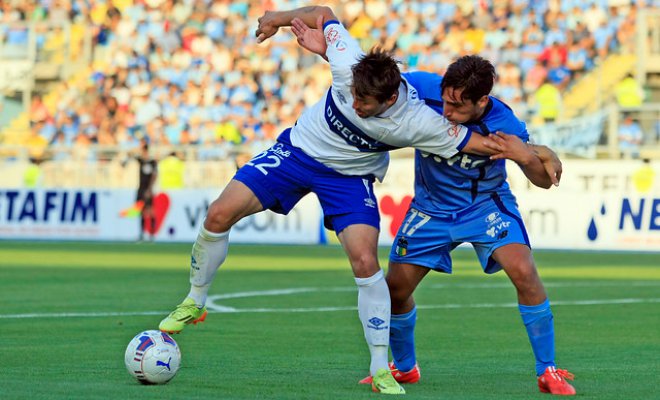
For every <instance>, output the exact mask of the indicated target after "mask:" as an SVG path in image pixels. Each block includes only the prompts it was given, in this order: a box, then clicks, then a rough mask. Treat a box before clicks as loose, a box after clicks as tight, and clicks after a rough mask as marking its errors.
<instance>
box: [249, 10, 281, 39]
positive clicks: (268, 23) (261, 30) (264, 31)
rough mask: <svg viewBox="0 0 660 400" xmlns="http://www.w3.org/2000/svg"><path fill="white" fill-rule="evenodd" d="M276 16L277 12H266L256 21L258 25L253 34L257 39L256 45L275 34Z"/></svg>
mask: <svg viewBox="0 0 660 400" xmlns="http://www.w3.org/2000/svg"><path fill="white" fill-rule="evenodd" d="M276 15H277V11H266V12H265V13H264V15H262V16H261V17H259V19H257V22H258V23H259V25H258V26H257V30H256V31H255V32H254V36H256V37H257V43H261V42H263V41H264V40H266V39H268V38H269V37H271V36H273V35H274V34H276V33H277V30H278V29H279V25H278V24H277V23H276V21H275V17H276Z"/></svg>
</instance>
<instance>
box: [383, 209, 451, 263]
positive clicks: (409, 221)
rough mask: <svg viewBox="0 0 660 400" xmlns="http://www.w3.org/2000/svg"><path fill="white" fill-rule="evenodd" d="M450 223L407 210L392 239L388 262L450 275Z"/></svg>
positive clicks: (415, 210) (417, 211)
mask: <svg viewBox="0 0 660 400" xmlns="http://www.w3.org/2000/svg"><path fill="white" fill-rule="evenodd" d="M450 228H451V221H447V220H444V219H442V218H438V217H433V216H431V215H428V214H425V213H423V212H421V211H419V210H417V209H415V208H414V207H411V208H410V209H409V210H408V213H407V214H406V217H405V218H404V220H403V223H402V224H401V227H399V230H398V231H397V233H396V236H395V237H394V241H393V243H392V248H391V249H390V263H399V264H411V265H417V266H420V267H426V268H431V269H434V270H436V271H441V272H447V273H451V271H452V262H451V256H450V252H451V250H452V249H453V248H454V247H455V245H456V244H455V243H454V242H453V241H452V238H451V236H450Z"/></svg>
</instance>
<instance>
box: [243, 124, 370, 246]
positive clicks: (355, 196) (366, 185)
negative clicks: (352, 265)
mask: <svg viewBox="0 0 660 400" xmlns="http://www.w3.org/2000/svg"><path fill="white" fill-rule="evenodd" d="M285 133H286V132H285ZM282 136H284V135H282ZM282 136H280V138H282ZM285 140H286V137H285ZM234 179H236V180H237V181H240V182H243V183H244V184H245V185H246V186H247V187H249V188H250V190H252V192H253V193H254V194H255V195H256V196H257V198H258V199H259V201H260V202H261V205H262V206H263V207H264V209H268V210H271V211H274V212H276V213H279V214H285V215H286V214H288V213H289V211H291V209H293V207H294V206H295V205H296V203H298V201H300V199H301V198H303V196H305V195H306V194H308V193H310V192H312V193H315V194H316V196H317V197H318V199H319V202H320V203H321V208H322V209H323V215H324V220H323V221H324V225H325V226H326V228H328V229H332V230H334V231H335V232H337V233H339V232H341V231H342V230H344V228H346V227H347V226H349V225H353V224H367V225H371V226H373V227H375V228H376V229H380V214H379V213H378V202H377V200H376V196H375V195H374V190H373V182H374V176H373V175H367V176H350V175H343V174H340V173H339V172H337V171H335V170H333V169H332V168H329V167H326V166H325V165H323V164H321V163H320V162H318V161H316V160H314V159H313V158H312V157H310V156H308V155H307V154H305V153H304V152H303V151H302V150H301V149H299V148H297V147H294V146H292V145H291V144H289V143H286V141H280V140H278V142H277V143H275V144H274V145H273V146H272V147H271V148H269V149H268V150H266V151H263V152H262V153H260V154H258V155H257V156H255V157H254V158H252V160H250V161H249V162H248V163H246V164H245V165H244V166H243V167H242V168H241V169H239V170H238V172H236V175H234Z"/></svg>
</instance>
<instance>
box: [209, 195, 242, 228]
mask: <svg viewBox="0 0 660 400" xmlns="http://www.w3.org/2000/svg"><path fill="white" fill-rule="evenodd" d="M235 222H236V221H235V218H234V216H233V215H232V213H231V212H229V210H228V209H227V207H223V206H222V204H220V203H218V202H213V203H211V205H210V206H209V209H208V211H207V213H206V220H205V221H204V228H206V229H207V230H209V231H211V232H216V233H220V232H227V231H228V230H229V229H231V227H232V226H233V225H234V223H235Z"/></svg>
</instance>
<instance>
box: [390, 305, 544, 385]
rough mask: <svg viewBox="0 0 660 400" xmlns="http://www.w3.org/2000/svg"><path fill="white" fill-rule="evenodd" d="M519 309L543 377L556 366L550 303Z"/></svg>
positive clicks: (539, 373)
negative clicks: (549, 368) (547, 370)
mask: <svg viewBox="0 0 660 400" xmlns="http://www.w3.org/2000/svg"><path fill="white" fill-rule="evenodd" d="M518 309H519V310H520V316H521V317H522V320H523V323H524V324H525V328H527V336H529V342H530V343H531V344H532V350H533V351H534V357H536V375H542V374H543V373H544V372H545V369H546V368H547V367H551V366H552V367H554V366H555V328H554V325H553V323H552V311H551V310H550V301H549V300H548V299H546V300H545V301H544V302H543V303H541V304H538V305H535V306H524V305H522V304H518ZM392 319H394V316H392ZM392 325H394V324H392ZM390 340H391V339H390ZM392 352H394V347H393V348H392Z"/></svg>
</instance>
